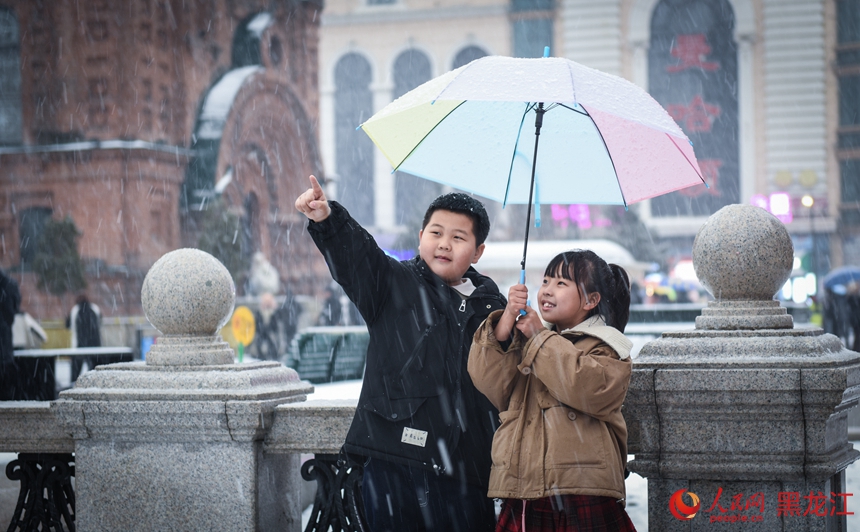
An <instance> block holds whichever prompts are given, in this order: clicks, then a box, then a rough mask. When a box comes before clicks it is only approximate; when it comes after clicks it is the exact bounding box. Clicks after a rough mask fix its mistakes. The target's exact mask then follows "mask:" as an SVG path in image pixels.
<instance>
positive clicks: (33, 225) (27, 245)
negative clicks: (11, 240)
mask: <svg viewBox="0 0 860 532" xmlns="http://www.w3.org/2000/svg"><path fill="white" fill-rule="evenodd" d="M52 214H53V211H52V210H51V209H50V208H49V207H30V208H27V209H24V210H22V211H20V214H19V216H18V242H19V244H20V246H21V247H20V250H21V252H20V253H21V264H22V265H23V266H25V267H30V266H32V264H33V259H34V258H35V257H36V252H37V251H39V237H41V236H42V233H43V232H44V231H45V224H46V223H47V222H48V220H50V219H51V215H52Z"/></svg>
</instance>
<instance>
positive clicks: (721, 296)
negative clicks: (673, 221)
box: [624, 205, 860, 532]
mask: <svg viewBox="0 0 860 532" xmlns="http://www.w3.org/2000/svg"><path fill="white" fill-rule="evenodd" d="M793 258H794V249H793V245H792V242H791V238H790V237H789V235H788V232H787V230H786V229H785V226H784V225H783V224H782V223H781V222H779V220H777V219H776V218H775V217H773V216H772V215H770V214H769V213H767V212H766V211H765V210H763V209H760V208H758V207H753V206H749V205H730V206H727V207H725V208H723V209H721V210H720V211H719V212H717V213H716V214H714V215H713V216H711V217H710V218H709V219H708V220H707V222H706V223H705V224H704V226H702V228H701V229H700V230H699V232H698V234H697V236H696V239H695V242H694V244H693V262H694V266H695V269H696V274H697V276H698V277H699V279H700V281H701V282H702V284H703V285H704V286H705V288H707V289H708V291H710V292H711V294H713V295H714V297H715V298H716V299H715V300H713V301H710V302H709V304H708V306H707V308H705V309H704V310H703V312H702V315H701V316H699V317H698V318H697V319H696V327H695V330H690V331H683V332H673V333H664V334H663V335H662V337H661V338H659V339H657V340H655V341H653V342H650V343H648V344H647V345H645V346H644V347H643V348H642V350H641V351H640V353H639V356H638V357H637V359H636V360H635V362H634V370H633V378H632V381H631V385H630V390H629V393H628V397H627V401H626V404H625V407H624V415H625V418H626V420H627V423H628V427H629V432H630V434H629V442H630V452H631V453H633V454H635V459H634V460H633V461H631V462H630V464H629V468H630V470H632V471H635V472H637V473H639V474H640V475H642V476H643V477H646V478H647V479H648V521H649V529H650V530H655V531H656V530H659V531H661V532H671V531H675V530H678V531H680V530H683V531H686V532H689V531H696V530H713V529H715V528H714V527H715V526H717V529H720V530H722V529H723V528H721V527H725V528H726V529H730V530H747V529H749V530H756V531H761V532H765V531H780V532H783V531H789V530H791V531H795V530H796V531H801V530H802V531H822V532H825V531H826V532H836V531H845V530H846V518H845V515H844V514H846V513H847V512H852V511H860V502H858V501H857V498H856V497H854V498H853V499H852V497H851V496H848V495H846V491H847V490H846V489H845V468H846V467H847V466H848V465H849V464H851V463H852V462H853V461H854V460H856V459H857V456H858V452H857V451H855V450H854V448H853V446H852V444H851V442H849V441H848V439H847V424H846V417H847V410H848V409H849V408H851V407H853V406H856V405H857V403H858V396H860V354H858V353H855V352H853V351H849V350H847V349H845V348H844V346H843V345H842V344H841V342H840V341H839V339H838V338H836V337H835V336H833V335H830V334H825V333H824V332H823V331H822V330H821V329H820V328H818V327H803V328H801V327H795V326H794V324H793V321H792V317H791V316H790V315H788V314H787V313H786V309H785V308H783V307H781V306H780V304H779V302H778V301H775V300H774V295H775V294H776V293H777V292H778V291H779V290H780V288H781V287H782V286H783V285H784V283H785V282H786V280H787V279H788V278H789V276H790V273H791V270H792V264H793ZM846 503H847V504H848V506H847V508H846ZM851 505H853V508H852V506H851ZM673 510H674V511H673ZM822 514H826V515H822ZM840 514H842V515H840ZM716 523H730V524H720V525H717V524H716Z"/></svg>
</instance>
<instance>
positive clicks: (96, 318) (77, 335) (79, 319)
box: [66, 294, 102, 382]
mask: <svg viewBox="0 0 860 532" xmlns="http://www.w3.org/2000/svg"><path fill="white" fill-rule="evenodd" d="M76 301H77V303H76V304H75V306H74V307H72V310H71V312H69V316H68V317H67V318H66V327H67V328H69V329H70V330H71V332H72V348H77V347H101V345H102V336H101V324H102V313H101V310H100V309H99V307H98V305H96V304H95V303H90V300H89V299H88V298H87V296H86V295H85V294H80V295H79V296H78V298H77V300H76ZM84 364H86V365H87V368H88V369H92V367H93V359H92V357H89V356H77V355H75V356H73V357H72V382H75V381H76V380H78V376H80V374H81V370H82V369H83V365H84Z"/></svg>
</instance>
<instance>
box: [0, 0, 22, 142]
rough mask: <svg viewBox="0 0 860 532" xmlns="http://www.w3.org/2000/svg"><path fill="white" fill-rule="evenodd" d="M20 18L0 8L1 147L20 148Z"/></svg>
mask: <svg viewBox="0 0 860 532" xmlns="http://www.w3.org/2000/svg"><path fill="white" fill-rule="evenodd" d="M18 39H19V32H18V18H17V17H16V16H15V13H14V12H12V11H10V10H8V9H3V8H0V144H7V145H8V144H21V142H22V136H21V129H22V123H21V122H22V119H21V45H20V43H19V42H18Z"/></svg>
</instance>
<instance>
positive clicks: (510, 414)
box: [492, 410, 522, 469]
mask: <svg viewBox="0 0 860 532" xmlns="http://www.w3.org/2000/svg"><path fill="white" fill-rule="evenodd" d="M521 413H522V410H505V411H504V412H499V421H500V422H501V425H499V428H497V429H496V433H495V434H494V435H493V450H492V458H493V467H494V468H495V469H510V467H511V457H512V456H513V454H514V446H516V445H518V444H519V441H518V440H517V437H516V436H517V425H518V422H519V419H520V414H521Z"/></svg>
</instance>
